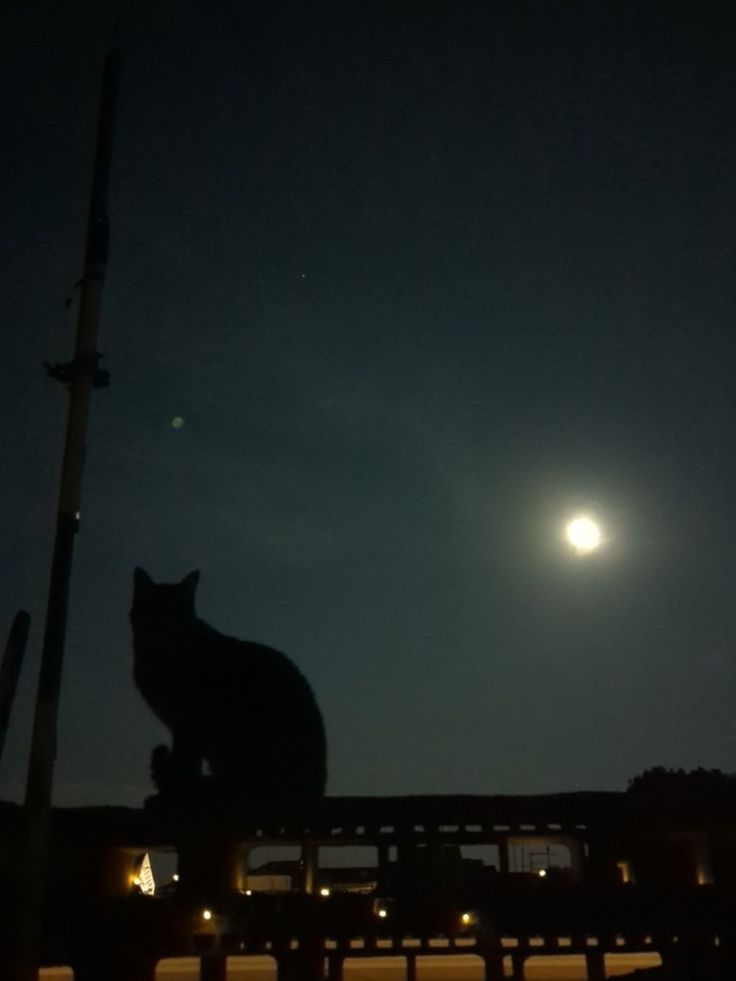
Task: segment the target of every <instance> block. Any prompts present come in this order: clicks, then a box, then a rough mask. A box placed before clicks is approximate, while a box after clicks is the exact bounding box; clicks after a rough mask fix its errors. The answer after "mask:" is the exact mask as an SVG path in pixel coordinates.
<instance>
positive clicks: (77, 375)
mask: <svg viewBox="0 0 736 981" xmlns="http://www.w3.org/2000/svg"><path fill="white" fill-rule="evenodd" d="M103 357H104V355H102V354H100V353H99V352H98V351H93V352H92V353H91V354H85V355H82V356H80V357H76V358H75V359H74V360H73V361H67V362H66V364H49V362H48V361H44V363H43V366H44V368H45V369H46V374H47V375H48V377H49V378H55V379H56V380H57V381H58V382H61V384H62V385H66V387H67V388H69V389H71V388H72V387H73V386H74V385H75V384H76V383H77V382H79V381H82V380H83V379H85V378H91V379H92V387H93V388H108V386H109V385H110V372H109V371H106V370H105V369H104V368H100V361H101V360H102V358H103Z"/></svg>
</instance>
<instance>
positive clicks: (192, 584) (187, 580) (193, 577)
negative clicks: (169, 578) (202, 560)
mask: <svg viewBox="0 0 736 981" xmlns="http://www.w3.org/2000/svg"><path fill="white" fill-rule="evenodd" d="M198 582H199V569H195V570H194V572H190V573H189V575H188V576H184V578H183V579H182V581H181V583H180V585H181V586H186V588H187V589H188V590H189V591H190V592H191V593H194V590H195V589H196V588H197V583H198Z"/></svg>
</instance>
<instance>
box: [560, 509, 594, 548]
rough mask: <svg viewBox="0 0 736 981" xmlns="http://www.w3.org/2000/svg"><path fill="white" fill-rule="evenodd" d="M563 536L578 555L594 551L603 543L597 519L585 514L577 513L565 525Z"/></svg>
mask: <svg viewBox="0 0 736 981" xmlns="http://www.w3.org/2000/svg"><path fill="white" fill-rule="evenodd" d="M565 537H566V539H567V541H568V543H569V544H570V545H571V546H572V547H573V548H574V549H575V551H576V552H577V553H578V555H588V554H589V553H590V552H595V550H596V549H597V548H599V547H600V546H601V545H602V544H603V533H602V532H601V528H600V525H599V524H598V522H597V521H595V520H594V519H593V518H591V517H590V515H587V514H578V515H576V516H575V517H574V518H572V519H571V520H570V521H568V523H567V524H566V525H565Z"/></svg>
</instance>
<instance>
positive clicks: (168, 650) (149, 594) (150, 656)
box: [130, 569, 327, 799]
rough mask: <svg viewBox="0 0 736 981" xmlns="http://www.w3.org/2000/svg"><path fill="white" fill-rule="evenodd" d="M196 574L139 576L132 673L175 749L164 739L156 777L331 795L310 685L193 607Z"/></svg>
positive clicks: (282, 659) (240, 789)
mask: <svg viewBox="0 0 736 981" xmlns="http://www.w3.org/2000/svg"><path fill="white" fill-rule="evenodd" d="M198 581H199V572H192V573H191V574H190V575H188V576H186V577H185V578H184V579H183V580H182V581H181V582H180V583H172V584H169V583H154V582H153V581H152V580H151V578H150V576H148V574H147V573H145V572H144V571H143V569H136V570H135V575H134V584H135V588H134V592H133V608H132V610H131V613H130V619H131V622H132V624H133V648H134V652H135V667H134V677H135V682H136V684H137V686H138V688H139V689H140V691H141V694H142V695H143V697H144V698H145V699H146V701H147V702H148V704H149V705H150V706H151V708H152V709H153V711H154V712H155V713H156V715H158V717H159V718H160V719H161V720H162V721H163V722H164V723H165V724H166V725H167V726H168V727H169V729H170V730H171V734H172V740H173V745H172V749H171V751H169V750H168V749H167V748H166V747H165V746H158V747H156V749H155V750H154V753H153V757H152V770H153V777H154V782H155V783H156V785H157V787H158V789H159V790H160V791H161V792H162V793H165V792H169V791H173V792H176V791H186V790H188V789H189V790H191V789H194V788H195V787H196V786H197V785H198V784H199V785H201V783H202V762H203V760H206V761H207V763H208V764H209V767H210V771H211V773H212V777H213V782H214V783H215V784H216V785H218V786H220V787H221V788H222V789H226V790H227V791H228V792H233V793H237V794H241V795H242V796H248V797H256V796H257V797H264V798H265V797H269V798H282V799H284V798H286V799H305V798H314V797H319V796H321V795H322V794H323V793H324V789H325V781H326V776H327V773H326V742H325V732H324V726H323V723H322V715H321V713H320V710H319V708H318V706H317V703H316V701H315V698H314V695H313V693H312V689H311V688H310V686H309V683H308V682H307V680H306V679H305V678H304V676H303V675H302V674H301V672H300V671H299V669H298V668H297V667H296V665H294V664H293V663H292V662H291V661H290V660H289V658H287V657H286V656H285V655H284V654H281V653H280V652H279V651H276V650H273V649H272V648H270V647H264V646H263V645H261V644H254V643H251V642H250V641H245V640H237V639H236V638H234V637H226V636H225V635H224V634H221V633H219V632H218V631H217V630H214V629H213V628H212V627H210V626H209V625H208V624H206V623H205V622H204V621H203V620H200V619H199V618H198V617H197V616H196V614H195V612H194V593H195V589H196V586H197V583H198Z"/></svg>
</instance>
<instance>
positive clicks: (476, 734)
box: [0, 0, 736, 805]
mask: <svg viewBox="0 0 736 981" xmlns="http://www.w3.org/2000/svg"><path fill="white" fill-rule="evenodd" d="M62 7H65V8H66V9H65V10H64V11H63V12H62ZM114 21H115V14H114V11H113V9H112V5H110V9H107V8H106V5H105V3H104V2H97V3H91V2H82V0H73V2H69V3H67V4H65V5H61V4H57V3H52V2H50V0H48V2H44V0H26V2H21V0H15V2H14V3H12V4H11V5H10V9H9V11H6V13H5V14H4V15H3V18H2V22H3V23H2V31H0V37H1V39H0V44H1V45H2V66H3V68H2V75H3V82H2V92H1V94H0V99H1V100H2V113H1V115H0V118H2V120H3V139H2V149H1V150H0V161H1V163H2V209H1V210H2V217H1V219H0V223H1V227H2V235H1V236H0V242H1V243H2V251H3V260H2V277H1V281H2V286H1V288H0V324H2V332H3V333H2V338H3V349H2V358H1V359H0V365H1V370H2V388H1V389H0V391H1V393H2V394H1V398H2V419H1V421H0V425H1V427H2V428H1V429H0V447H1V450H2V464H3V477H2V480H1V481H0V494H1V495H2V498H1V501H2V507H1V508H0V521H1V523H2V524H1V527H0V540H1V541H2V549H1V551H0V635H2V638H3V639H4V636H5V634H6V633H7V630H8V629H9V627H10V624H11V621H12V618H13V615H14V614H15V611H16V610H17V609H19V608H24V609H27V610H29V612H30V613H31V615H32V627H31V630H32V632H31V642H30V644H29V649H28V658H27V661H26V665H25V669H24V676H23V679H22V683H21V686H20V688H19V692H18V697H17V700H16V705H15V709H14V715H13V720H12V728H11V732H10V734H9V737H8V744H7V747H6V756H5V758H4V759H3V761H2V765H1V766H0V797H3V798H10V799H18V798H19V797H20V795H21V794H22V788H23V782H24V769H25V762H26V751H27V744H28V734H29V725H30V716H31V703H32V699H33V688H34V679H35V676H36V673H37V668H38V660H39V654H40V642H41V637H42V632H43V619H44V615H45V601H46V591H47V582H48V575H49V566H50V552H51V541H52V534H53V527H54V520H55V508H56V491H57V485H58V478H59V472H60V463H61V455H62V435H63V425H64V420H65V414H66V396H65V392H64V389H63V388H62V387H61V386H60V385H59V384H58V383H57V382H55V381H52V380H50V379H47V378H46V377H45V374H44V369H43V367H42V362H43V361H45V360H46V361H66V360H69V358H70V357H71V354H72V346H73V338H74V324H75V320H74V316H75V306H74V303H72V305H71V307H70V308H69V309H66V308H65V300H66V297H67V296H68V295H70V294H71V295H72V296H75V295H76V294H75V293H74V289H73V288H74V283H75V282H76V281H77V280H78V279H79V276H80V275H81V272H82V254H83V245H84V232H85V223H86V211H87V200H88V193H89V182H90V176H91V165H92V154H93V147H94V138H95V128H96V114H97V103H98V97H99V83H100V78H101V71H102V62H103V59H104V55H105V52H106V50H107V47H108V45H109V43H110V39H111V37H112V33H113V24H114ZM118 34H119V47H120V52H121V57H122V77H121V90H120V99H119V113H118V123H117V130H116V137H115V148H114V167H113V173H112V186H111V200H110V217H111V223H112V239H111V252H110V264H109V267H108V277H107V281H106V286H105V294H104V300H103V313H102V320H101V326H100V337H99V348H100V350H101V351H102V352H103V353H104V355H105V362H104V364H105V366H106V367H107V368H108V369H109V370H110V372H111V387H110V388H109V389H108V390H103V391H99V392H96V393H95V395H94V401H93V406H92V418H91V426H90V432H89V441H88V456H87V467H86V471H85V482H84V491H83V496H84V507H83V510H82V523H81V529H80V534H79V536H78V538H77V548H76V554H75V566H74V578H73V583H72V600H71V607H70V612H69V631H68V640H67V652H66V659H65V668H64V678H63V691H62V703H61V715H60V737H59V755H58V763H57V768H56V777H55V800H56V801H57V802H59V803H64V804H70V803H101V802H107V803H121V804H131V805H138V804H140V803H141V802H142V801H143V799H144V798H145V797H146V796H147V795H148V794H150V793H151V792H152V785H151V783H150V780H149V778H148V763H149V754H150V750H151V748H152V747H153V746H154V745H155V744H156V743H158V742H161V741H165V740H166V738H167V733H166V730H165V729H164V727H163V726H162V725H161V724H160V723H159V722H157V720H156V719H155V718H154V717H153V715H152V714H151V712H150V710H149V709H148V708H147V707H146V705H145V704H144V702H143V700H142V698H141V696H140V695H139V694H138V693H137V691H136V690H135V687H134V685H133V680H132V649H131V640H130V627H129V622H128V610H129V606H130V598H131V590H132V570H133V567H134V566H136V565H141V566H143V567H144V568H146V569H147V570H148V572H149V573H150V574H151V575H152V576H153V577H154V579H158V580H167V581H174V580H179V579H180V578H182V577H183V576H184V575H185V574H186V573H188V572H189V571H191V570H192V569H195V568H198V569H201V572H202V578H201V583H200V587H199V592H198V610H199V613H200V615H201V616H202V617H203V618H204V619H205V620H207V621H208V622H210V623H211V624H212V625H213V626H215V627H217V628H218V629H220V630H222V631H224V632H226V633H231V634H234V635H237V636H240V637H243V638H247V639H250V640H257V641H261V642H263V643H267V644H270V645H272V646H275V647H278V648H280V649H282V650H284V651H285V652H287V653H288V654H289V655H290V656H291V657H293V658H294V660H296V661H297V663H298V664H299V665H300V666H301V668H302V669H303V671H304V672H305V674H306V675H307V676H308V677H309V679H310V680H311V682H312V685H313V687H314V689H315V692H316V694H317V697H318V699H319V701H320V704H321V706H322V709H323V712H324V716H325V722H326V726H327V731H328V738H329V744H330V751H329V752H330V761H329V770H330V779H329V785H328V792H329V793H331V794H410V793H482V794H492V793H517V792H518V793H536V792H548V791H564V790H576V789H613V790H615V789H620V790H623V789H625V787H626V783H627V780H628V779H629V778H631V777H633V776H634V775H635V774H637V773H639V772H641V771H642V770H643V769H645V768H647V767H649V766H653V765H663V766H674V767H680V766H682V767H685V768H693V767H697V766H701V765H702V766H707V767H719V768H721V769H723V770H725V771H727V772H733V771H736V724H735V723H734V705H735V704H736V602H734V591H735V589H736V513H735V512H736V461H735V459H734V453H735V451H736V418H735V415H734V411H735V408H736V404H735V402H736V378H735V377H734V371H735V369H736V342H735V341H734V318H735V316H736V276H735V275H734V264H735V261H736V59H734V50H736V8H734V6H733V4H732V3H730V2H729V3H725V2H724V3H719V2H703V3H694V2H688V3H677V2H673V0H661V2H652V0H597V2H593V0H584V2H583V0H579V2H574V0H537V2H525V0H514V2H509V3H496V2H491V0H475V2H474V0H363V2H357V0H319V2H316V0H315V2H312V3H308V2H306V0H305V2H298V0H292V2H288V0H251V2H244V0H238V2H236V0H209V2H204V0H189V2H175V0H161V2H159V3H156V4H148V3H134V4H133V5H132V6H129V7H127V8H126V9H125V10H124V11H123V16H122V18H121V21H120V26H119V28H118ZM175 419H180V420H183V425H180V426H179V427H178V428H177V427H176V426H175V425H172V422H173V421H174V420H175ZM177 425H178V424H177ZM580 510H589V511H590V512H591V513H593V514H595V515H596V516H597V517H598V519H599V520H600V522H601V525H602V527H603V529H604V532H605V535H606V539H607V541H606V543H605V546H604V547H603V548H601V549H600V550H599V551H597V552H596V553H594V554H592V555H590V556H588V557H581V556H578V555H576V554H574V553H573V551H572V550H571V549H570V548H569V546H568V545H567V544H566V542H565V541H564V538H563V528H564V524H565V521H566V519H567V518H568V517H569V516H570V515H571V514H574V513H576V512H577V511H580ZM247 774H248V770H247V761H244V768H243V779H244V781H247Z"/></svg>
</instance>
